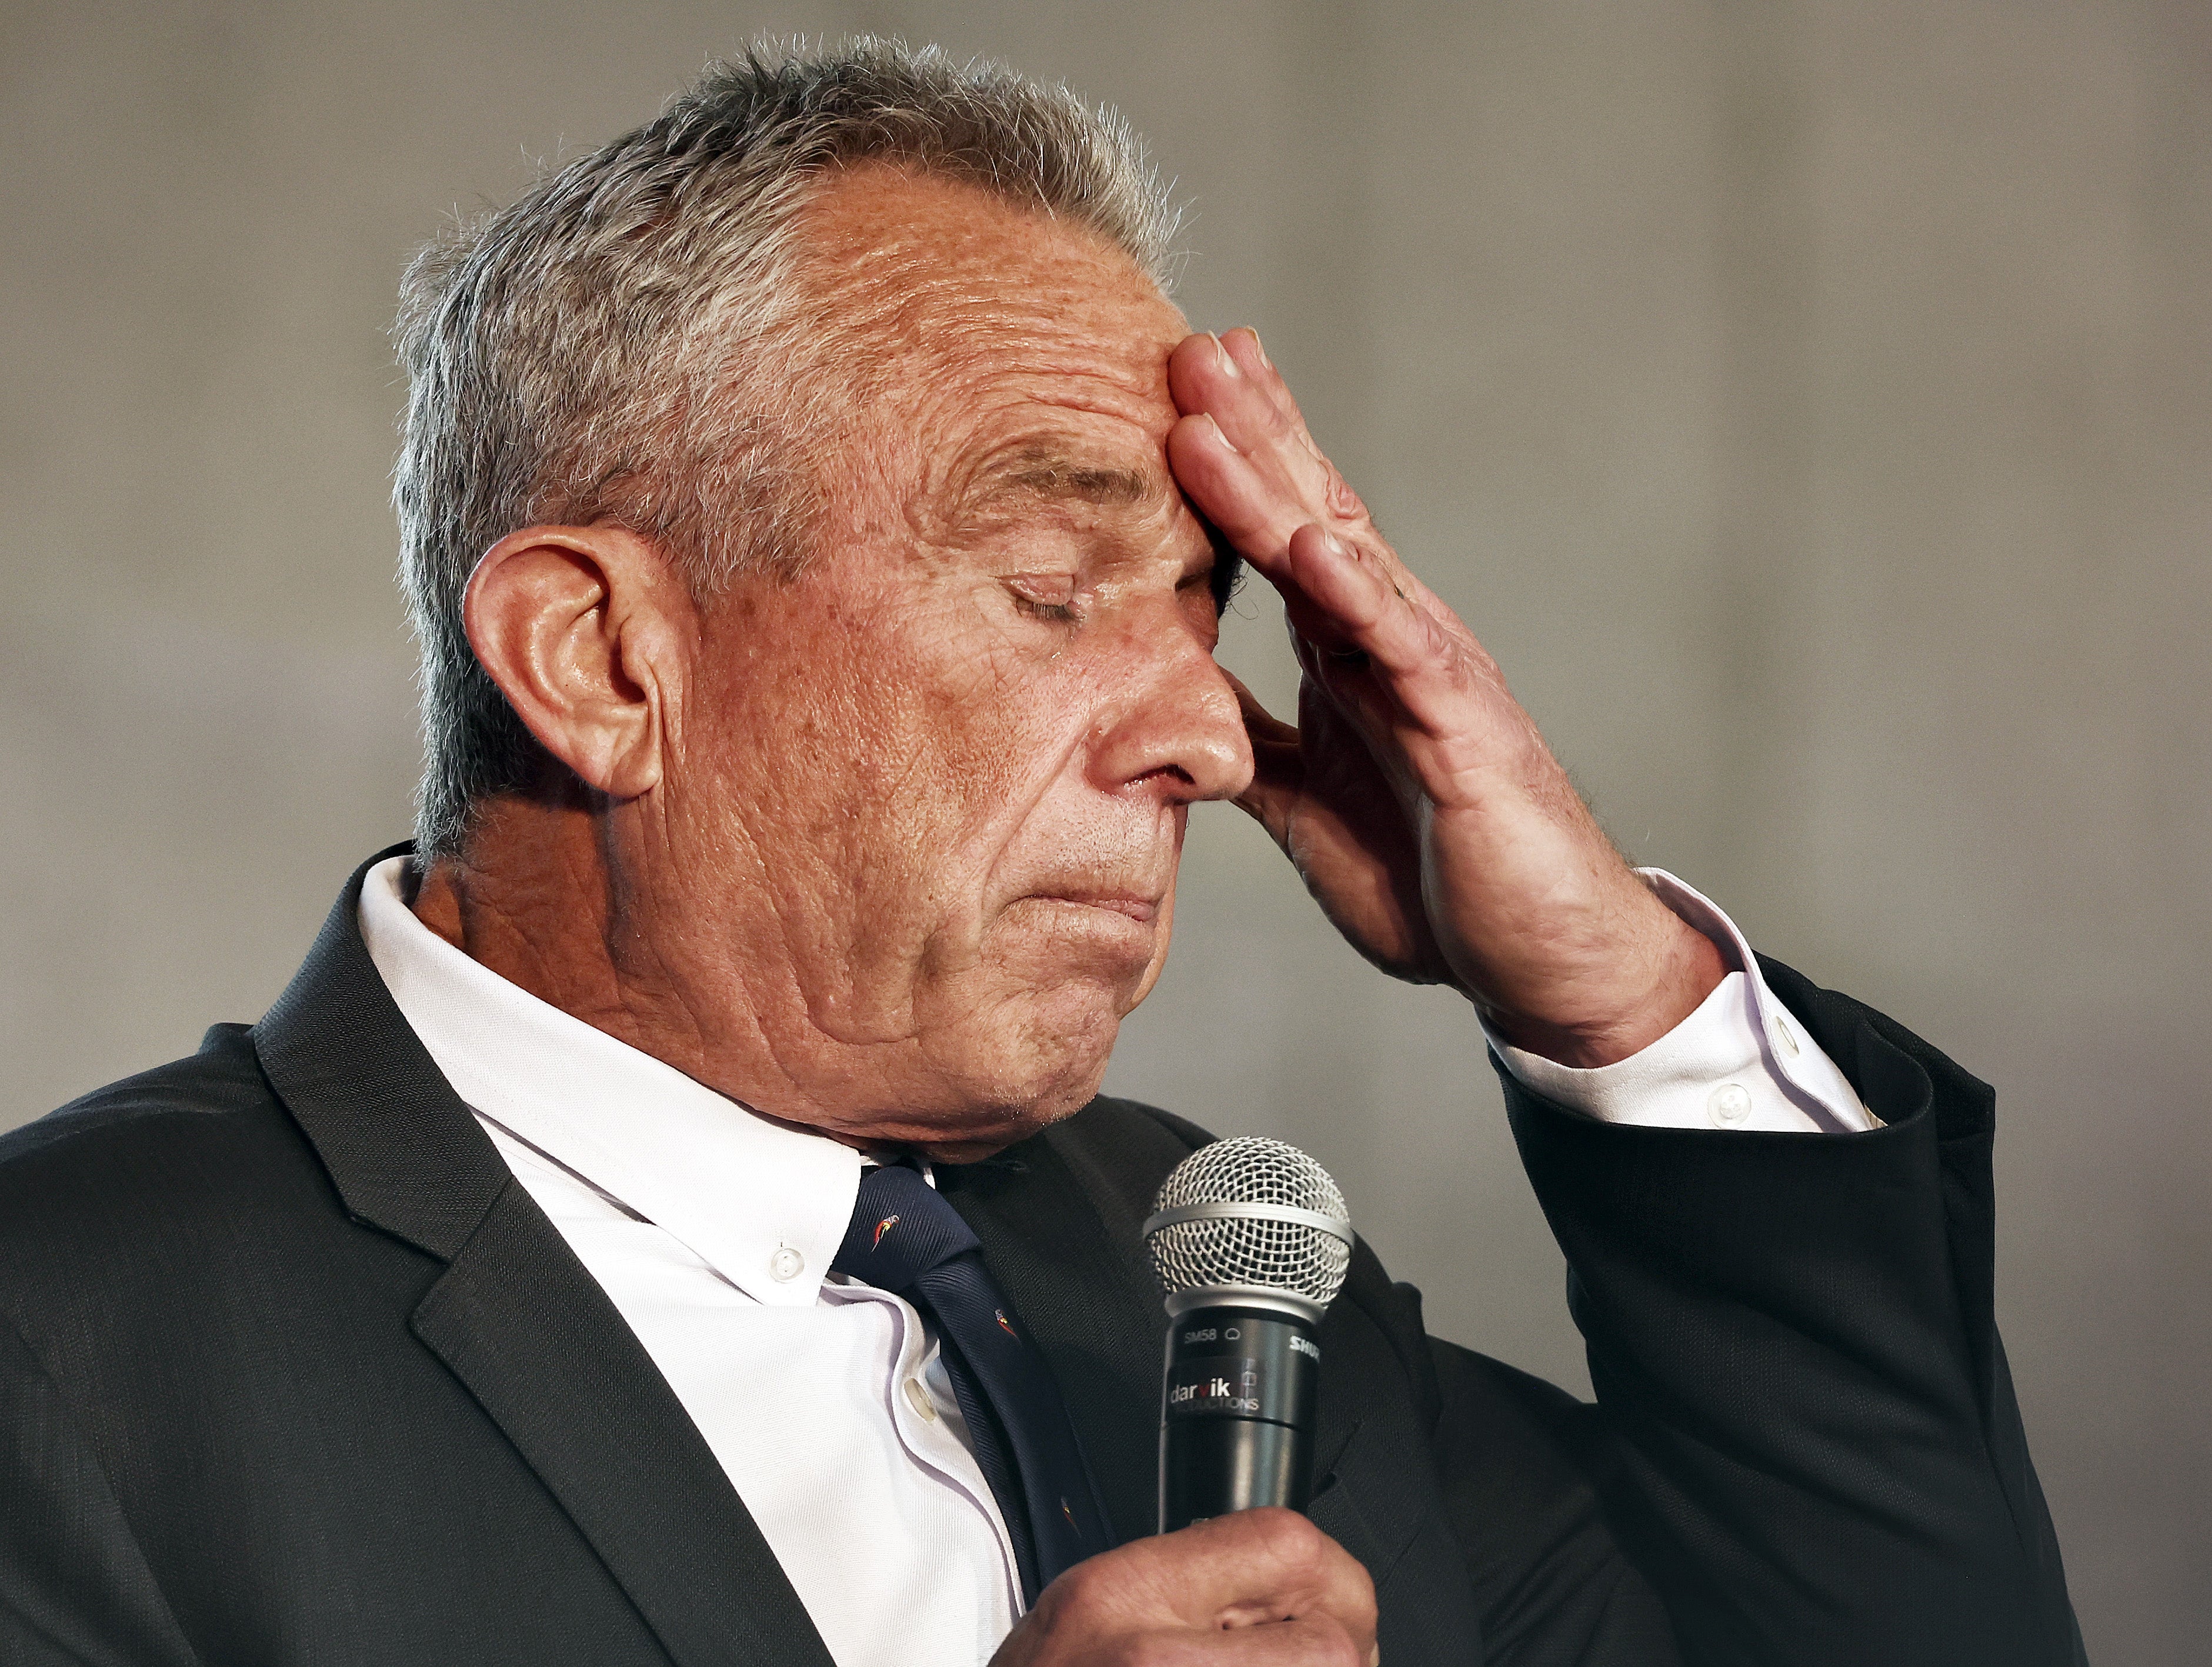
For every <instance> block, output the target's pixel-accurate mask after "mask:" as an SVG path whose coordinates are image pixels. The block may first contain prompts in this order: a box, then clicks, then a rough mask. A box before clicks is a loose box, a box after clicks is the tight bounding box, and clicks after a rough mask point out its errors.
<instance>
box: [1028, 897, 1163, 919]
mask: <svg viewBox="0 0 2212 1667" xmlns="http://www.w3.org/2000/svg"><path fill="white" fill-rule="evenodd" d="M1030 895H1031V896H1032V897H1033V898H1034V899H1035V900H1037V901H1038V902H1041V903H1069V904H1073V905H1075V906H1078V907H1080V908H1086V909H1104V910H1106V911H1107V912H1109V913H1112V914H1118V915H1122V916H1125V917H1127V918H1129V919H1131V920H1133V921H1135V922H1137V923H1138V924H1139V925H1150V924H1152V922H1153V921H1155V920H1157V919H1158V918H1159V913H1160V900H1159V899H1158V898H1157V897H1139V896H1135V895H1133V894H1125V893H1118V892H1075V891H1064V892H1032V893H1031V894H1030Z"/></svg>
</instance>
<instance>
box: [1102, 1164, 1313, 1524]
mask: <svg viewBox="0 0 2212 1667" xmlns="http://www.w3.org/2000/svg"><path fill="white" fill-rule="evenodd" d="M1152 1212H1153V1213H1152V1218H1151V1219H1150V1220H1149V1221H1146V1223H1145V1245H1146V1249H1147V1250H1149V1251H1150V1252H1152V1269H1153V1271H1154V1272H1156V1273H1158V1275H1159V1277H1160V1283H1161V1285H1162V1286H1164V1288H1166V1291H1167V1310H1168V1316H1169V1321H1168V1355H1167V1371H1166V1373H1165V1378H1164V1382H1163V1384H1162V1386H1161V1391H1160V1532H1161V1533H1163V1534H1167V1533H1172V1532H1173V1531H1175V1530H1176V1529H1178V1528H1187V1527H1188V1526H1189V1525H1191V1524H1192V1523H1194V1522H1203V1521H1205V1520H1206V1518H1208V1517H1219V1516H1226V1515H1227V1514H1228V1513H1229V1512H1231V1511H1245V1510H1249V1509H1251V1508H1252V1507H1253V1506H1261V1505H1286V1506H1290V1507H1291V1509H1292V1510H1294V1511H1303V1510H1304V1509H1305V1506H1306V1501H1307V1500H1308V1499H1310V1497H1311V1496H1312V1494H1313V1464H1314V1458H1313V1430H1314V1406H1315V1398H1316V1389H1317V1388H1318V1386H1319V1380H1320V1377H1321V1345H1320V1344H1319V1343H1316V1341H1315V1339H1314V1333H1315V1331H1316V1330H1317V1329H1318V1328H1319V1327H1320V1325H1321V1320H1322V1315H1323V1314H1324V1313H1325V1312H1328V1305H1329V1303H1330V1302H1331V1301H1332V1300H1334V1298H1335V1296H1336V1294H1337V1292H1338V1290H1339V1289H1340V1288H1341V1287H1342V1286H1343V1284H1344V1276H1345V1271H1346V1269H1348V1268H1349V1267H1350V1266H1351V1264H1352V1220H1351V1215H1350V1214H1349V1212H1347V1211H1346V1209H1345V1207H1344V1194H1343V1193H1341V1192H1340V1191H1337V1185H1336V1183H1335V1182H1334V1181H1333V1180H1331V1179H1329V1175H1328V1171H1327V1170H1326V1169H1323V1168H1322V1167H1321V1166H1320V1165H1319V1164H1317V1163H1316V1162H1315V1161H1313V1160H1312V1159H1311V1158H1310V1157H1308V1156H1307V1155H1305V1154H1304V1152H1301V1151H1300V1150H1298V1149H1297V1147H1295V1146H1287V1145H1285V1144H1284V1143H1282V1142H1281V1141H1279V1140H1265V1139H1261V1138H1260V1137H1257V1136H1249V1135H1248V1136H1242V1137H1238V1138H1237V1139H1234V1140H1223V1141H1216V1142H1215V1143H1213V1144H1212V1145H1211V1146H1201V1147H1200V1148H1199V1149H1198V1150H1197V1151H1195V1152H1194V1153H1192V1154H1191V1155H1189V1156H1188V1157H1187V1158H1185V1159H1184V1160H1183V1161H1182V1162H1181V1163H1179V1164H1177V1165H1176V1167H1175V1169H1174V1171H1173V1173H1170V1175H1169V1176H1168V1178H1167V1179H1166V1180H1165V1181H1164V1182H1163V1183H1162V1184H1161V1185H1160V1196H1159V1198H1158V1201H1157V1202H1156V1203H1154V1204H1153V1206H1152Z"/></svg>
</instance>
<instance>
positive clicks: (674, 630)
mask: <svg viewBox="0 0 2212 1667" xmlns="http://www.w3.org/2000/svg"><path fill="white" fill-rule="evenodd" d="M691 618H692V609H691V600H690V593H689V591H687V590H686V588H685V586H684V584H683V581H682V580H681V579H679V578H678V576H677V575H676V574H675V573H674V572H672V571H671V568H670V567H669V564H668V562H667V561H666V560H665V558H664V557H663V556H662V555H660V553H659V551H658V550H657V549H654V548H653V545H652V544H650V543H647V541H646V540H645V539H642V538H641V537H639V536H637V535H636V534H635V533H633V532H629V531H626V530H623V529H622V528H620V527H611V526H590V527H526V528H524V529H523V530H521V531H520V532H511V533H509V534H508V535H507V536H506V537H504V538H502V539H501V540H500V541H499V543H496V544H495V545H493V546H492V547H491V549H489V550H488V551H486V552H485V553H484V556H483V560H482V561H478V562H477V569H476V572H475V573H472V574H471V575H470V578H469V587H468V591H467V592H466V594H465V596H464V597H463V598H462V601H461V621H462V625H463V627H464V628H465V630H466V631H467V633H468V638H469V646H471V648H473V649H474V650H475V651H476V656H477V660H478V661H479V662H480V663H481V664H483V669H484V670H485V671H487V672H488V673H489V674H490V676H491V680H492V682H495V683H497V684H498V685H499V688H500V693H501V694H504V695H506V696H507V703H508V704H509V705H510V706H513V708H514V710H515V713H516V715H517V716H519V717H520V718H521V719H522V721H523V723H524V724H526V725H527V726H528V727H529V730H530V732H531V734H532V735H534V736H536V737H538V742H539V743H540V744H542V745H543V746H544V749H545V750H546V751H547V752H549V753H550V754H552V755H553V756H554V757H556V758H557V759H559V760H560V761H562V763H563V764H565V765H567V766H568V767H569V768H570V769H571V770H574V772H575V773H576V774H577V775H578V776H579V777H580V778H581V779H583V781H584V783H585V785H587V786H590V787H593V788H596V789H598V790H599V791H600V792H602V793H605V794H606V795H608V796H609V797H612V798H617V799H629V798H635V797H638V796H639V795H640V794H642V793H647V792H649V791H652V790H653V788H654V787H656V786H658V785H659V782H660V778H661V772H662V767H663V764H664V759H663V756H662V755H663V749H665V746H666V745H667V742H668V728H667V725H668V719H669V718H671V716H672V715H673V708H674V707H675V706H676V705H677V704H678V702H679V700H680V694H681V689H682V680H683V672H684V658H685V657H684V643H685V641H686V640H687V639H688V636H689V633H690V624H691Z"/></svg>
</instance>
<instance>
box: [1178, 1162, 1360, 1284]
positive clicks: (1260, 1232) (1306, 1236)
mask: <svg viewBox="0 0 2212 1667" xmlns="http://www.w3.org/2000/svg"><path fill="white" fill-rule="evenodd" d="M1207 1205H1219V1206H1229V1207H1231V1209H1233V1207H1234V1206H1237V1205H1256V1206H1259V1207H1260V1208H1259V1209H1255V1210H1254V1211H1253V1212H1252V1213H1251V1214H1249V1215H1240V1214H1235V1213H1231V1212H1230V1211H1229V1210H1225V1212H1224V1213H1223V1214H1221V1215H1205V1216H1200V1217H1198V1218H1197V1219H1193V1220H1178V1221H1165V1222H1163V1221H1161V1220H1160V1219H1159V1218H1160V1217H1161V1216H1162V1215H1167V1214H1169V1213H1170V1212H1181V1211H1184V1210H1187V1209H1191V1208H1192V1207H1194V1206H1200V1207H1202V1206H1207ZM1269 1206H1274V1207H1277V1208H1279V1209H1287V1210H1292V1211H1297V1212H1299V1213H1301V1214H1304V1215H1316V1216H1322V1217H1325V1218H1327V1219H1328V1221H1329V1222H1331V1223H1332V1224H1334V1225H1333V1226H1331V1227H1323V1226H1322V1225H1321V1224H1320V1223H1319V1222H1317V1221H1298V1220H1296V1219H1285V1218H1284V1217H1282V1216H1279V1215H1270V1214H1267V1213H1264V1212H1266V1211H1267V1207H1269ZM1152 1210H1153V1215H1152V1221H1148V1222H1146V1226H1145V1241H1146V1248H1147V1249H1149V1250H1150V1251H1151V1252H1152V1270H1153V1271H1154V1272H1156V1273H1157V1274H1158V1275H1159V1277H1160V1283H1161V1284H1162V1285H1163V1286H1164V1287H1166V1288H1167V1290H1168V1293H1169V1294H1170V1296H1173V1295H1176V1294H1180V1293H1182V1292H1186V1291H1196V1290H1205V1289H1210V1288H1216V1287H1220V1286H1232V1287H1233V1286H1243V1287H1246V1288H1252V1287H1257V1288H1261V1289H1266V1290H1276V1291H1284V1292H1288V1293H1291V1294H1296V1295H1298V1296H1302V1297H1304V1298H1305V1299H1306V1300H1308V1301H1310V1302H1313V1303H1315V1304H1316V1305H1318V1306H1321V1307H1323V1308H1326V1307H1327V1306H1328V1305H1329V1303H1330V1302H1331V1301H1332V1300H1334V1298H1335V1296H1336V1294H1337V1292H1338V1290H1340V1288H1342V1287H1343V1284H1344V1276H1345V1273H1346V1270H1347V1269H1349V1268H1350V1266H1351V1265H1352V1218H1351V1212H1350V1211H1348V1210H1346V1209H1345V1207H1344V1194H1343V1193H1342V1192H1340V1191H1338V1190H1337V1185H1336V1183H1335V1181H1334V1180H1333V1179H1330V1177H1329V1173H1328V1170H1326V1169H1324V1168H1322V1167H1321V1166H1320V1165H1319V1164H1318V1163H1316V1162H1315V1161H1313V1160H1312V1159H1311V1158H1310V1157H1308V1156H1307V1155H1305V1154H1304V1152H1301V1151H1300V1150H1298V1149H1297V1147H1295V1146H1291V1145H1289V1144H1287V1143H1285V1142H1282V1141H1279V1140H1268V1139H1266V1138H1264V1137H1261V1136H1257V1135H1240V1136H1238V1137H1236V1138H1235V1139H1232V1140H1218V1141H1216V1142H1214V1143H1212V1145H1211V1146H1201V1147H1200V1148H1199V1149H1198V1150H1197V1151H1195V1152H1193V1153H1192V1154H1191V1155H1189V1156H1188V1157H1187V1158H1185V1159H1184V1160H1183V1161H1182V1162H1181V1163H1179V1164H1177V1165H1176V1167H1175V1169H1174V1170H1173V1171H1172V1172H1171V1173H1170V1174H1169V1176H1168V1178H1167V1179H1166V1180H1165V1181H1164V1182H1162V1183H1161V1185H1160V1195H1159V1198H1158V1202H1156V1203H1154V1204H1153V1206H1152Z"/></svg>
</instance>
